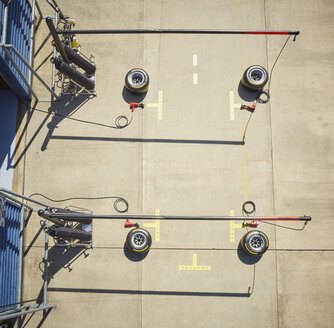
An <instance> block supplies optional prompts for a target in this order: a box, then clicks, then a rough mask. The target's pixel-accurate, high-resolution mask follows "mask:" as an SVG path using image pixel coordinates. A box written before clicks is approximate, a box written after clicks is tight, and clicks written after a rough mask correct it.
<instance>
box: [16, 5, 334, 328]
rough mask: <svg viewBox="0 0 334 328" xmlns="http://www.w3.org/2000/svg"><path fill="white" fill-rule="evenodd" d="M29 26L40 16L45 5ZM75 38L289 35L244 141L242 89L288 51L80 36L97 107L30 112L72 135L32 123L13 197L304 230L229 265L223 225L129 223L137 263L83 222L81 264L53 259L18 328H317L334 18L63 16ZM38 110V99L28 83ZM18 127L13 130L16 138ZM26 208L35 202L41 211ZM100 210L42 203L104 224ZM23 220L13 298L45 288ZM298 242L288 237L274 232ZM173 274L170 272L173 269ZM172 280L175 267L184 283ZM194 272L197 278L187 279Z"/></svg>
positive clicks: (328, 299)
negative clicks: (142, 233)
mask: <svg viewBox="0 0 334 328" xmlns="http://www.w3.org/2000/svg"><path fill="white" fill-rule="evenodd" d="M39 2H41V3H40V5H41V9H42V10H43V13H44V14H52V9H51V7H49V6H48V5H47V4H46V3H44V2H43V1H39ZM58 2H59V5H60V7H61V9H62V11H63V12H64V13H65V14H68V15H70V17H71V18H74V19H75V21H76V26H75V28H76V29H99V28H100V29H106V28H119V29H122V28H189V29H196V28H197V29H202V28H205V29H277V30H279V29H299V30H300V31H301V34H300V36H298V37H297V40H296V41H295V42H293V41H292V38H291V39H290V40H289V42H288V43H287V46H286V48H285V49H284V51H283V53H282V55H281V57H280V58H279V61H278V63H277V65H276V67H275V69H274V71H273V75H272V80H271V87H270V92H271V99H270V102H268V103H267V104H259V105H258V106H257V109H256V111H255V113H254V114H253V116H252V118H251V121H250V122H249V126H248V130H247V135H246V143H245V145H242V143H241V141H242V135H243V131H244V128H245V126H246V124H247V121H248V119H249V116H250V113H249V112H247V111H240V110H239V108H240V104H241V103H245V102H247V103H251V98H250V95H249V94H247V93H245V92H244V91H243V90H242V88H240V86H239V81H240V77H241V75H242V73H243V71H244V70H245V69H246V68H247V67H248V66H250V65H253V64H258V65H262V66H264V67H266V68H267V69H268V71H269V72H270V70H271V68H272V66H273V64H274V62H275V60H276V58H277V55H278V53H279V51H280V49H281V48H282V46H283V44H284V42H285V40H286V38H285V37H284V36H268V37H266V36H250V35H248V36H238V35H212V36H205V35H201V36H200V35H191V36H190V35H188V36H185V35H80V36H79V35H78V40H79V42H80V44H81V51H82V52H83V53H85V54H87V55H90V54H93V55H94V57H95V60H96V63H97V85H96V90H97V97H96V98H93V99H89V100H88V101H86V102H84V101H83V98H76V99H74V100H72V101H67V100H62V101H60V102H57V103H54V104H52V106H50V103H45V102H41V103H38V104H36V108H38V109H42V110H45V111H48V110H49V109H50V108H51V109H52V110H53V111H54V112H56V113H58V114H61V115H67V116H71V117H72V118H75V119H80V120H86V121H93V122H99V123H103V124H106V125H113V124H114V120H115V118H116V117H117V116H119V115H126V116H127V117H128V118H129V119H130V118H131V117H133V120H132V122H131V124H130V125H129V126H128V127H126V128H124V129H112V128H107V127H102V126H98V125H92V124H85V123H80V122H78V121H74V120H69V119H64V118H62V117H59V116H53V115H50V114H45V113H44V112H41V111H34V112H33V113H32V114H31V115H28V114H26V115H25V117H24V119H23V121H22V123H21V126H20V129H19V131H18V135H17V140H18V147H17V151H16V157H15V163H14V166H15V167H16V171H15V189H16V190H17V191H19V192H21V193H24V194H25V195H30V194H33V193H36V192H38V193H42V194H44V195H46V196H48V197H50V198H52V199H64V198H69V197H80V196H81V197H97V196H120V197H124V198H125V199H126V200H127V201H128V203H129V212H128V213H129V214H149V215H155V214H159V213H160V214H161V215H175V214H177V215H196V216H197V215H230V214H231V215H241V206H242V203H243V202H244V201H245V200H252V201H254V202H255V203H256V207H257V215H304V214H306V215H310V216H312V218H313V220H312V222H311V223H310V224H308V225H307V226H306V227H305V229H304V230H302V231H296V230H291V229H286V228H282V227H278V226H273V225H268V224H265V223H261V224H260V230H263V231H264V232H265V233H266V234H267V235H268V236H269V239H270V248H269V250H268V252H267V253H266V254H265V255H264V256H263V257H262V258H261V259H260V260H258V261H255V260H252V259H249V258H248V257H246V256H245V255H244V254H243V252H242V251H241V250H240V249H239V248H240V247H239V240H240V238H241V237H242V236H243V235H244V234H245V232H246V231H245V229H242V228H241V227H240V226H239V225H235V224H237V223H238V222H235V224H233V222H219V223H212V222H204V221H200V222H192V223H191V222H173V221H168V222H166V221H165V222H163V221H143V222H141V225H142V227H146V228H147V229H148V230H149V231H150V232H151V234H152V237H153V244H152V248H151V250H150V252H149V253H148V254H147V256H146V257H141V258H134V257H132V256H129V254H128V253H127V252H126V251H125V250H124V241H125V238H126V235H127V233H128V230H126V229H124V227H123V221H108V220H96V221H94V223H93V230H94V232H93V242H94V249H90V250H87V251H86V252H85V254H83V253H82V252H81V250H80V249H62V248H58V247H55V246H54V245H53V243H52V241H51V242H50V249H49V274H50V282H49V285H48V302H49V303H51V304H56V305H57V308H56V309H53V310H52V311H51V312H49V313H48V314H47V315H45V316H44V317H43V316H42V313H37V314H35V315H33V316H31V317H30V316H27V317H26V318H24V319H23V320H21V324H20V325H21V326H22V327H27V328H29V327H41V326H43V327H48V328H49V327H50V328H52V327H97V326H99V327H152V328H156V327H249V328H251V327H259V326H260V327H276V328H283V327H293V328H297V327H332V326H333V322H334V311H333V305H334V287H333V286H334V284H333V282H334V279H333V274H332V271H333V269H334V253H333V249H334V242H333V239H332V238H333V237H332V234H333V228H334V223H333V222H334V221H333V214H332V213H333V192H334V190H333V189H334V188H333V176H334V175H333V172H334V171H333V162H334V156H333V119H332V115H331V111H332V108H331V106H330V105H331V104H332V103H334V95H333V93H332V92H331V83H332V82H334V73H333V72H334V70H333V63H334V58H333V53H334V42H333V27H334V20H333V17H334V3H333V1H325V0H324V1H309V0H307V1H305V0H303V1H301V0H296V1H293V2H291V1H288V0H282V1H279V2H277V1H273V0H266V1H262V0H261V1H260V0H253V1H241V0H240V1H228V0H210V1H209V2H206V3H204V2H202V1H198V0H192V1H189V0H185V1H175V0H169V1H163V0H161V1H158V0H156V1H154V0H146V1H143V0H141V1H136V2H134V1H131V0H123V1H114V0H113V1H110V0H100V1H96V2H94V3H92V2H91V1H82V0H81V1H79V0H73V1H61V0H59V1H58ZM47 34H48V30H47V26H46V24H45V22H44V21H43V22H41V24H40V25H39V27H38V29H37V32H36V39H35V58H34V66H35V68H36V69H37V68H38V72H39V73H40V74H41V75H42V76H43V77H44V78H45V79H46V80H47V81H49V82H51V72H52V66H51V64H50V62H49V61H48V60H47V61H45V62H44V60H45V59H46V58H47V56H48V55H49V54H50V52H51V50H52V48H51V45H50V39H49V40H48V41H47V42H46V43H45V45H44V46H41V45H43V41H44V40H45V39H46V37H47ZM134 67H142V68H144V69H145V70H146V71H147V72H148V73H149V75H150V79H151V81H150V88H149V91H148V93H147V96H146V98H145V99H144V102H145V105H146V106H145V108H144V109H136V110H135V111H134V113H133V114H131V111H130V109H129V105H128V101H129V100H130V98H129V96H128V95H127V94H126V93H124V90H123V85H124V76H125V74H126V73H127V71H128V70H129V69H131V68H134ZM34 87H35V90H36V92H37V93H38V95H39V96H40V97H47V96H48V94H47V92H46V91H45V90H44V89H43V88H42V86H41V85H40V84H39V83H38V81H36V80H34ZM27 122H28V123H27ZM34 197H35V198H36V199H38V200H41V201H45V199H43V198H42V197H40V196H34ZM113 201H114V200H113V199H104V200H72V201H67V202H62V203H53V202H49V203H51V205H55V206H66V205H72V206H79V207H83V208H88V209H91V210H93V211H94V213H99V214H115V212H114V209H113ZM39 221H40V218H39V217H38V216H37V215H36V214H34V215H33V216H32V217H31V218H30V220H29V222H28V224H27V227H26V232H25V247H26V252H25V258H24V299H32V298H35V297H36V296H37V295H38V294H39V292H40V290H41V287H42V282H43V280H42V266H41V261H42V257H43V250H44V235H43V232H41V229H40V223H39ZM281 225H283V226H285V227H286V226H288V227H289V228H293V229H301V228H302V227H303V224H302V223H291V224H284V223H282V224H281ZM180 266H181V267H180ZM182 266H190V268H188V270H182V268H183V267H182ZM196 266H204V270H198V269H197V270H196Z"/></svg>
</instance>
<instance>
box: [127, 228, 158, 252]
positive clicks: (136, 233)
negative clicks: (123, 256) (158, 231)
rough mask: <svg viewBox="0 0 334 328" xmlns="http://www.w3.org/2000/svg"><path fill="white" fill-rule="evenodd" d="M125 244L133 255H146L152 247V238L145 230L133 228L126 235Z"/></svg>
mask: <svg viewBox="0 0 334 328" xmlns="http://www.w3.org/2000/svg"><path fill="white" fill-rule="evenodd" d="M125 244H126V247H127V248H128V249H129V250H130V251H131V252H133V253H135V254H140V253H146V252H148V251H149V249H150V247H151V245H152V237H151V234H150V233H149V232H148V231H147V230H145V229H141V228H135V229H132V230H131V231H130V232H129V233H128V235H127V237H126V242H125Z"/></svg>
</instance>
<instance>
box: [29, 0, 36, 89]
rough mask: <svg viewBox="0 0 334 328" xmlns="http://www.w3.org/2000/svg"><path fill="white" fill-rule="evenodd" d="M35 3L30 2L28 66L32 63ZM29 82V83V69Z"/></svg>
mask: <svg viewBox="0 0 334 328" xmlns="http://www.w3.org/2000/svg"><path fill="white" fill-rule="evenodd" d="M35 3H36V0H34V1H33V2H32V7H31V13H32V17H31V31H30V51H29V57H30V58H29V59H30V63H29V64H30V66H31V65H32V50H33V39H34V20H35ZM29 83H30V85H31V70H30V69H29Z"/></svg>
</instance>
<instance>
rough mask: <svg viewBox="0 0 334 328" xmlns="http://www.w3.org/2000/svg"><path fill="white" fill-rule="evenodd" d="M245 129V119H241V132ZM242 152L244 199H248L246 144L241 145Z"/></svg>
mask: <svg viewBox="0 0 334 328" xmlns="http://www.w3.org/2000/svg"><path fill="white" fill-rule="evenodd" d="M244 131H245V120H244V119H243V120H242V133H244ZM242 154H243V175H244V176H243V183H244V201H245V202H246V201H247V200H248V193H247V150H246V145H244V146H243V147H242Z"/></svg>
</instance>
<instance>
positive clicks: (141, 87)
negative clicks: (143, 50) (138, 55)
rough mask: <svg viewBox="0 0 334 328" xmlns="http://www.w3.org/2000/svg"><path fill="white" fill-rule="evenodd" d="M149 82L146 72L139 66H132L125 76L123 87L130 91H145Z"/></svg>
mask: <svg viewBox="0 0 334 328" xmlns="http://www.w3.org/2000/svg"><path fill="white" fill-rule="evenodd" d="M149 82H150V78H149V76H148V74H147V73H146V72H145V71H144V70H143V69H141V68H134V69H132V70H131V71H129V72H128V73H127V74H126V76H125V87H126V88H127V89H128V90H129V91H130V92H132V93H145V92H146V91H147V90H148V85H149Z"/></svg>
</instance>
